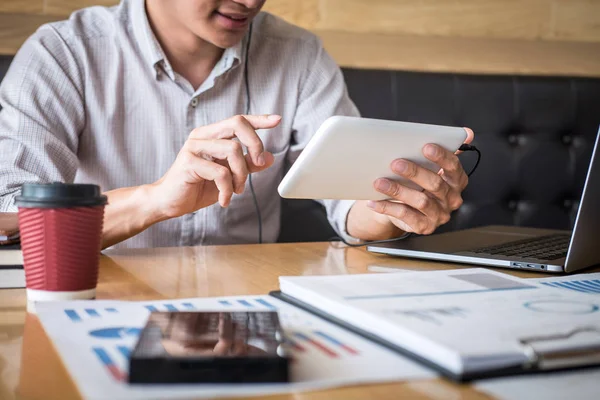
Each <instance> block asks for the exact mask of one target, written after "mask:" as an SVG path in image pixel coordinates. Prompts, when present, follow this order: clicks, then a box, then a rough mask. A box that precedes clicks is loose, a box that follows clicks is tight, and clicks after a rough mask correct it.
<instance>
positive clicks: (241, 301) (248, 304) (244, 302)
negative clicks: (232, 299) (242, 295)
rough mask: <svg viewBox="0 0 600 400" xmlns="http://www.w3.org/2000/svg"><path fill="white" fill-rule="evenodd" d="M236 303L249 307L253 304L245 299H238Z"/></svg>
mask: <svg viewBox="0 0 600 400" xmlns="http://www.w3.org/2000/svg"><path fill="white" fill-rule="evenodd" d="M238 303H240V304H241V305H243V306H246V307H251V308H252V307H254V306H253V305H252V304H251V303H250V302H249V301H247V300H238Z"/></svg>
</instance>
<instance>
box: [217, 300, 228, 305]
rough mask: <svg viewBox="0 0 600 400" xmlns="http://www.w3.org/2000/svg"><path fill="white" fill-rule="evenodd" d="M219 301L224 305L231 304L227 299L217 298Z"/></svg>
mask: <svg viewBox="0 0 600 400" xmlns="http://www.w3.org/2000/svg"><path fill="white" fill-rule="evenodd" d="M219 303H221V304H222V305H224V306H230V305H231V303H230V302H229V301H227V300H219Z"/></svg>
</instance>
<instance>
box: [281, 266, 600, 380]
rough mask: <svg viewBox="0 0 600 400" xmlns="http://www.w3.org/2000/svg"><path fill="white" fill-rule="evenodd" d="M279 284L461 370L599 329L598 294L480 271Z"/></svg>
mask: <svg viewBox="0 0 600 400" xmlns="http://www.w3.org/2000/svg"><path fill="white" fill-rule="evenodd" d="M280 284H281V289H282V291H283V292H284V293H287V294H289V295H290V296H293V297H296V298H298V299H300V300H302V301H304V302H307V303H309V304H311V305H313V306H315V307H318V308H320V309H323V310H324V311H326V312H328V313H329V314H332V315H335V316H336V317H338V318H341V319H343V320H345V321H347V322H349V323H351V324H353V325H355V326H357V327H360V328H362V329H365V330H367V331H369V332H371V333H374V334H376V335H379V336H380V337H382V338H384V339H386V340H388V341H390V342H392V343H395V344H397V345H398V346H401V347H404V348H406V349H408V350H409V351H412V352H414V353H416V354H419V355H421V356H423V357H425V358H427V359H429V360H432V361H433V362H435V363H436V364H438V365H441V366H444V367H446V368H447V369H449V370H451V371H453V372H454V373H457V374H459V373H465V372H467V373H468V372H480V371H485V370H486V369H497V368H500V367H510V366H519V365H522V364H523V363H525V362H527V361H528V360H529V355H528V353H527V352H526V351H525V349H524V348H523V346H522V345H521V343H520V340H521V339H527V338H531V337H538V336H545V335H554V334H561V333H565V332H569V331H571V330H572V329H573V328H575V327H580V326H586V327H589V326H595V327H597V328H598V329H600V304H599V303H598V302H597V301H595V300H596V299H595V298H594V297H591V296H588V295H585V294H582V293H577V292H575V291H563V290H557V289H555V288H553V287H548V286H546V285H542V284H539V283H536V282H534V281H530V280H523V279H519V278H515V277H512V276H510V275H506V274H502V273H499V272H495V271H490V270H485V269H481V268H473V269H463V270H448V271H432V272H406V273H401V274H368V275H346V276H302V277H281V278H280ZM597 339H598V338H596V337H595V338H592V339H589V338H587V337H585V338H580V337H579V336H577V337H575V338H573V340H577V341H578V340H585V343H587V341H588V340H597ZM578 343H579V342H578ZM553 344H554V342H553ZM561 348H562V347H561Z"/></svg>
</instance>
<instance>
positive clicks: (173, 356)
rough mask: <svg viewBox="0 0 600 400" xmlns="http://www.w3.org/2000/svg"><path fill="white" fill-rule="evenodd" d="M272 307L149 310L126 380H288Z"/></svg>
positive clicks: (287, 361)
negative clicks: (247, 309)
mask: <svg viewBox="0 0 600 400" xmlns="http://www.w3.org/2000/svg"><path fill="white" fill-rule="evenodd" d="M285 345H286V344H285V340H284V334H283V331H282V328H281V325H280V323H279V317H278V315H277V312H274V311H250V312H154V313H151V314H150V317H149V318H148V321H147V323H146V326H145V327H144V329H143V330H142V332H141V334H140V336H139V339H138V342H137V344H136V346H135V348H134V350H133V352H132V354H131V358H130V364H129V382H130V383H258V382H260V383H267V382H288V381H289V358H288V357H287V352H286V349H285Z"/></svg>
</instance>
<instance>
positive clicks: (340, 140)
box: [278, 116, 467, 200]
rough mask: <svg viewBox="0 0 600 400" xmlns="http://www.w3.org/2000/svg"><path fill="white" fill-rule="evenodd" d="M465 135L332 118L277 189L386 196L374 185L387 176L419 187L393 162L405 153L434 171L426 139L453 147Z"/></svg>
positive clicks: (305, 195)
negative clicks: (398, 171)
mask: <svg viewBox="0 0 600 400" xmlns="http://www.w3.org/2000/svg"><path fill="white" fill-rule="evenodd" d="M466 138H467V132H466V131H465V129H464V128H458V127H450V126H439V125H427V124H416V123H411V122H400V121H384V120H377V119H368V118H358V117H340V116H335V117H330V118H328V119H327V120H326V121H325V122H323V124H322V125H321V127H320V128H319V130H318V131H317V133H316V134H315V135H314V136H313V138H312V139H311V140H310V142H309V143H308V145H307V146H306V148H305V149H304V151H302V153H301V154H300V156H299V157H298V159H297V160H296V162H295V163H294V164H293V165H292V167H291V168H290V170H289V171H288V173H287V174H286V175H285V177H284V178H283V180H282V181H281V184H280V185H279V188H278V191H279V194H280V195H281V197H285V198H296V199H346V200H384V199H386V198H387V196H385V195H384V194H382V193H379V192H378V191H376V190H375V188H374V187H373V182H374V181H375V180H376V179H377V178H384V177H385V178H389V179H393V180H395V181H399V182H402V183H403V184H405V185H406V186H409V187H412V188H415V189H419V190H420V189H421V188H420V187H418V186H417V185H415V184H414V183H412V182H410V181H407V180H406V179H404V178H401V177H400V176H398V175H396V174H394V173H393V172H392V170H391V167H390V165H391V163H392V161H393V160H395V159H397V158H404V159H407V160H410V161H413V162H416V163H417V164H419V165H421V166H423V167H425V168H428V169H430V170H431V171H435V172H437V171H438V170H439V167H438V166H437V165H436V164H435V163H433V162H431V161H429V160H428V159H427V158H425V156H424V155H423V151H422V149H423V147H424V146H425V145H426V144H427V143H436V144H438V145H440V146H442V147H444V148H446V149H448V150H450V151H452V152H454V151H456V150H457V149H458V148H459V147H460V145H461V144H462V143H463V142H464V141H465V139H466Z"/></svg>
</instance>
